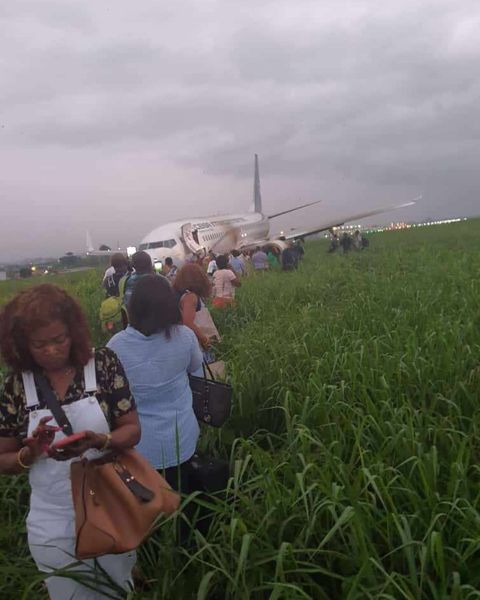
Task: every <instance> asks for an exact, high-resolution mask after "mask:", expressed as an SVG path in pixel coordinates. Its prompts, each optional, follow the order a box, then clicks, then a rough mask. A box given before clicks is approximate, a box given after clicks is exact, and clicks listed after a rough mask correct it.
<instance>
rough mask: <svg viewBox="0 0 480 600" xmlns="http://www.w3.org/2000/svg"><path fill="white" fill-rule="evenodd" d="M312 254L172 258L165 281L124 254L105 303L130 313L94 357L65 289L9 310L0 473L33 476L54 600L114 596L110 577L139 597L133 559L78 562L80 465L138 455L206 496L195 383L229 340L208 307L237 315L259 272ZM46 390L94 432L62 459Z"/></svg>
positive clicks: (34, 537) (31, 523)
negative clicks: (216, 346) (76, 465)
mask: <svg viewBox="0 0 480 600" xmlns="http://www.w3.org/2000/svg"><path fill="white" fill-rule="evenodd" d="M302 255H303V247H302V245H301V244H299V245H297V246H294V247H288V248H287V249H285V250H283V252H281V253H280V252H279V251H277V250H276V249H275V248H260V247H259V248H256V249H254V250H253V251H252V252H248V253H247V252H240V251H233V252H232V253H231V255H228V256H227V255H218V256H214V255H212V254H211V255H209V256H208V257H206V258H204V259H202V260H200V259H195V260H192V261H189V262H186V263H185V264H183V265H182V266H180V267H177V266H176V265H175V264H174V262H173V260H171V259H168V258H167V259H166V260H165V264H164V265H163V269H162V272H161V273H156V272H155V269H154V266H153V264H152V260H151V258H150V256H149V255H148V254H147V253H146V252H142V251H141V252H137V253H135V254H134V255H133V257H132V259H131V262H130V261H128V259H127V258H126V257H125V256H123V255H121V254H115V255H113V256H112V258H111V265H110V267H109V268H108V269H107V271H106V272H105V275H104V278H103V281H102V286H103V288H104V291H105V296H106V298H105V301H104V302H106V303H110V304H109V306H110V309H112V306H114V307H116V308H117V309H118V310H117V312H118V313H119V314H118V315H115V319H116V320H115V322H114V326H112V327H111V326H108V325H106V324H105V323H103V325H105V327H104V329H105V330H106V331H109V332H110V334H111V337H110V339H109V341H108V344H107V346H106V347H105V348H97V349H94V350H92V343H91V336H90V331H89V328H88V325H87V320H86V317H85V314H84V312H83V310H82V308H81V307H80V305H79V304H78V302H77V301H76V300H75V299H74V298H73V297H72V296H70V295H69V294H68V293H67V292H66V291H64V290H62V289H61V288H59V287H57V286H55V285H52V284H41V285H38V286H33V287H30V288H28V289H26V290H24V291H22V292H20V293H19V294H18V295H17V296H15V297H14V298H13V299H12V300H10V301H9V302H8V303H7V304H6V305H5V306H4V307H3V309H2V311H1V313H0V352H1V355H2V358H3V362H4V363H5V364H6V365H7V366H8V367H9V368H10V373H9V374H8V375H7V377H6V379H5V384H4V389H3V394H2V396H1V400H0V473H2V474H11V475H16V474H19V473H26V472H28V474H29V480H30V486H31V497H30V508H29V513H28V517H27V532H28V544H29V548H30V552H31V555H32V557H33V559H34V560H35V562H36V564H37V567H38V569H39V570H40V571H42V572H44V573H46V580H45V581H46V585H47V587H48V592H49V595H50V599H51V600H65V599H66V598H75V599H76V600H94V599H100V598H105V597H107V591H106V590H107V588H108V581H107V582H106V580H109V581H110V583H111V582H114V584H115V585H116V586H117V588H118V589H123V590H127V589H131V586H132V569H133V567H134V564H135V561H136V556H135V552H134V551H132V552H127V553H124V554H112V555H107V556H102V557H100V558H97V559H90V560H84V561H82V562H81V563H76V562H75V560H74V559H73V557H74V556H75V540H76V537H75V536H76V532H75V514H74V506H73V502H72V491H71V482H70V470H69V468H70V465H71V463H72V462H73V461H78V460H80V458H85V457H87V458H91V457H98V456H102V454H103V453H105V452H110V451H114V452H121V451H123V450H125V449H128V448H133V447H136V448H137V450H138V451H139V452H140V453H141V454H142V455H143V456H144V457H145V458H146V459H148V461H149V462H150V464H151V465H153V467H154V468H155V469H157V470H158V471H159V472H161V473H163V475H164V477H165V479H166V480H167V482H168V483H169V484H170V485H171V486H172V488H173V489H175V490H180V491H181V492H182V493H184V494H190V493H191V492H194V491H201V490H200V484H199V481H198V478H197V477H196V471H195V469H194V466H193V460H194V457H195V456H196V454H195V453H196V448H197V442H198V438H199V434H200V427H199V424H198V421H197V418H196V416H195V413H194V410H193V406H192V390H191V388H190V383H189V376H190V375H199V376H202V374H203V366H202V365H203V363H212V362H214V361H215V356H214V353H213V352H212V342H214V340H215V339H219V338H220V335H219V333H218V330H217V329H216V326H215V323H214V321H213V319H212V316H211V314H210V312H209V310H208V306H207V301H208V299H209V298H212V305H213V306H215V307H219V308H226V307H231V306H232V305H234V303H235V291H236V289H237V288H239V287H240V286H241V285H242V279H243V278H244V277H245V276H247V275H248V274H249V273H250V272H252V271H256V272H265V271H268V270H271V269H281V268H283V269H285V270H290V269H294V268H296V267H297V265H298V261H299V260H300V257H301V256H302ZM112 303H113V304H112ZM112 310H113V309H112ZM113 312H115V311H113ZM112 314H113V313H112ZM101 316H102V313H101ZM42 381H43V384H42ZM45 385H46V386H47V389H48V394H52V393H53V394H54V396H55V398H56V401H57V402H58V404H59V405H60V406H61V408H62V410H63V411H64V412H65V414H67V416H68V419H69V421H70V423H71V425H72V428H73V430H74V431H81V432H82V433H83V437H82V438H81V439H80V440H78V441H75V442H72V443H69V444H68V445H67V446H65V447H64V448H63V449H62V451H60V450H58V449H57V448H56V447H55V443H56V442H58V439H59V438H60V439H61V438H62V436H63V431H60V429H61V428H60V427H59V426H58V425H59V423H58V422H56V419H57V415H55V418H54V416H53V412H52V410H50V404H49V403H48V402H47V398H46V395H47V394H46V392H45V389H46V388H45V387H44V386H45ZM225 483H226V482H225ZM207 524H208V519H207ZM181 539H182V540H184V539H185V536H183V537H182V538H181ZM66 567H68V568H69V569H73V570H77V571H79V572H81V574H82V576H85V573H87V575H88V573H90V574H91V577H92V578H93V579H92V578H91V579H90V581H92V580H95V585H94V586H93V587H94V589H92V587H89V586H88V585H84V584H83V583H82V580H81V579H82V578H81V577H80V578H77V577H65V576H61V574H60V575H58V574H57V570H59V569H64V568H66ZM101 574H103V575H102V576H103V579H102V577H101V576H100V575H101ZM102 581H103V583H102ZM109 593H110V594H111V591H110V592H109ZM108 597H112V596H111V595H110V596H108ZM119 597H121V594H120V596H119Z"/></svg>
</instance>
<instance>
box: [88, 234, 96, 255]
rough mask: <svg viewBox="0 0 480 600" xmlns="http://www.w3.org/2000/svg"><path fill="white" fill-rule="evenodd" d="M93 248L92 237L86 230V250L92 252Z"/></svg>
mask: <svg viewBox="0 0 480 600" xmlns="http://www.w3.org/2000/svg"><path fill="white" fill-rule="evenodd" d="M94 250H95V248H94V247H93V242H92V238H91V236H90V232H88V231H87V252H93V251H94Z"/></svg>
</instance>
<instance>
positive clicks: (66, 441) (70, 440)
mask: <svg viewBox="0 0 480 600" xmlns="http://www.w3.org/2000/svg"><path fill="white" fill-rule="evenodd" d="M86 435H87V432H86V431H79V432H78V433H73V434H72V435H67V437H64V438H62V439H61V440H58V442H55V443H54V444H52V448H53V449H54V450H61V449H62V448H64V447H65V446H68V445H70V444H74V443H75V442H78V441H79V440H82V439H83V438H84V437H86Z"/></svg>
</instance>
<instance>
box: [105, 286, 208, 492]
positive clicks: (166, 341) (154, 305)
mask: <svg viewBox="0 0 480 600" xmlns="http://www.w3.org/2000/svg"><path fill="white" fill-rule="evenodd" d="M128 314H129V317H130V324H129V326H128V327H127V328H126V329H125V330H124V331H121V332H120V333H117V334H116V335H114V336H113V337H112V339H111V340H110V341H109V342H108V347H109V348H111V349H112V350H114V352H115V353H116V354H117V355H118V357H119V358H120V360H121V362H122V365H123V367H124V369H125V372H126V374H127V377H128V380H129V382H130V388H131V390H132V393H133V395H134V397H135V399H136V402H137V410H138V415H139V418H140V423H141V425H142V439H141V440H140V443H139V444H138V446H137V450H138V451H139V452H140V453H141V454H143V456H145V457H146V458H147V459H148V460H149V461H150V463H151V464H152V465H153V466H154V467H155V468H156V469H159V470H160V469H161V470H165V477H166V479H167V481H168V482H169V483H170V485H172V487H174V488H175V489H178V487H179V486H178V479H177V478H178V472H179V468H178V467H180V477H181V483H182V485H181V487H182V491H184V492H186V493H189V491H190V487H191V486H190V485H189V482H188V472H189V464H188V462H189V460H190V458H191V457H192V456H193V454H194V453H195V448H196V445H197V440H198V436H199V431H200V430H199V426H198V422H197V419H196V418H195V414H194V412H193V407H192V392H191V389H190V385H189V381H188V374H189V373H192V372H193V371H196V370H197V369H199V368H200V367H201V365H202V353H201V351H200V347H199V345H198V341H197V338H196V336H195V334H194V333H193V331H192V330H191V329H189V328H188V327H186V326H185V325H181V324H180V314H179V310H178V303H177V298H176V296H175V293H174V292H173V290H172V288H171V286H170V284H169V283H168V281H167V280H166V279H165V278H164V277H158V276H156V275H145V276H144V277H143V278H142V279H140V280H139V281H138V282H137V283H136V285H135V288H134V290H133V293H132V296H131V299H130V303H129V305H128Z"/></svg>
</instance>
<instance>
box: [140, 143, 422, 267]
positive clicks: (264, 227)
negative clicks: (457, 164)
mask: <svg viewBox="0 0 480 600" xmlns="http://www.w3.org/2000/svg"><path fill="white" fill-rule="evenodd" d="M320 202H321V200H317V201H315V202H309V203H308V204H302V205H301V206H296V207H294V208H290V209H288V210H284V211H281V212H278V213H275V214H271V215H265V214H263V212H262V197H261V192H260V172H259V167H258V155H257V154H255V170H254V185H253V206H252V208H251V210H250V211H249V212H244V213H235V214H229V215H221V216H210V217H196V218H191V219H184V220H181V221H174V222H171V223H167V224H165V225H162V226H160V227H157V228H156V229H154V230H153V231H151V232H150V233H149V234H148V235H146V236H145V237H144V238H143V239H142V241H141V242H140V245H139V247H138V250H144V251H145V252H147V253H148V254H149V255H150V256H151V258H152V261H153V263H154V265H155V268H156V269H157V270H160V269H161V268H162V265H163V264H164V261H165V259H166V258H167V257H171V258H172V260H173V262H174V264H176V265H177V266H180V265H182V264H183V263H184V262H185V261H186V260H187V259H188V258H189V257H192V256H201V257H203V256H206V255H207V254H208V253H209V252H213V253H215V254H226V253H229V252H231V251H232V250H235V249H236V250H250V249H253V248H255V247H257V246H270V247H272V246H273V247H276V248H278V250H280V251H282V250H284V249H285V248H286V247H287V246H288V245H289V242H291V241H292V240H296V239H299V238H304V237H307V236H309V235H313V234H315V233H319V232H321V231H326V230H331V229H333V228H334V227H339V226H341V225H343V224H344V223H346V222H349V221H356V220H358V219H361V218H364V217H370V216H372V215H376V214H379V213H382V212H387V211H389V210H394V209H397V208H405V207H407V206H412V205H413V204H415V201H411V202H406V203H404V204H399V205H394V206H388V207H383V208H380V209H377V210H371V211H367V212H364V213H359V214H353V215H352V214H349V215H346V216H345V217H344V218H342V217H338V218H335V219H333V220H324V221H323V222H319V223H318V224H316V225H315V226H314V227H312V228H310V229H307V230H303V231H295V230H293V231H291V232H290V233H288V234H287V235H285V236H275V237H269V231H270V219H274V218H275V217H279V216H281V215H286V214H289V213H291V212H294V211H297V210H300V209H302V208H306V207H308V206H313V205H315V204H319V203H320Z"/></svg>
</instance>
